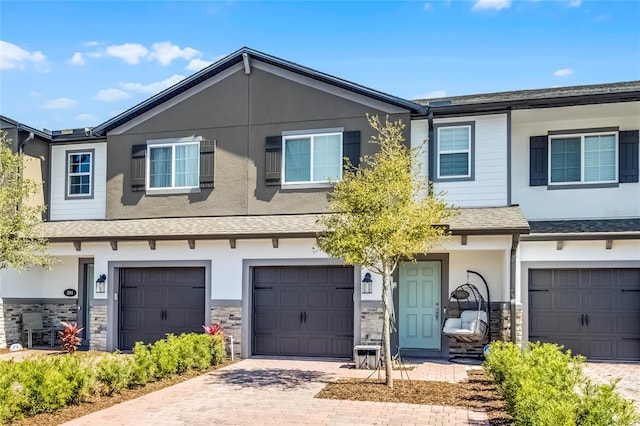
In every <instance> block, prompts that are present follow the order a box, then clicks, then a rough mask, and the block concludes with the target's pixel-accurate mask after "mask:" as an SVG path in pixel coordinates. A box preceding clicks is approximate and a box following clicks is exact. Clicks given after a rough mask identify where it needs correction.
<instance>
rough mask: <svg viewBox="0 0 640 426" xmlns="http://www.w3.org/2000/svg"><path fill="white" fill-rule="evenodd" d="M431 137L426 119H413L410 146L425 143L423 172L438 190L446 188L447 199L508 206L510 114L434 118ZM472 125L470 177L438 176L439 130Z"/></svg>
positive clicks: (465, 203)
mask: <svg viewBox="0 0 640 426" xmlns="http://www.w3.org/2000/svg"><path fill="white" fill-rule="evenodd" d="M433 125H434V129H433V131H432V132H431V134H432V139H431V140H429V133H428V122H427V120H414V121H412V122H411V145H412V146H414V147H415V146H419V145H420V144H422V143H423V142H425V141H427V140H428V143H427V144H425V145H424V149H425V152H424V154H423V156H422V166H423V167H422V168H423V171H424V172H426V173H428V176H429V178H430V179H431V180H432V181H434V189H435V190H436V191H444V192H445V196H444V199H445V200H446V201H447V202H448V203H450V204H453V205H455V206H458V207H501V206H506V205H507V198H508V197H507V190H508V183H507V181H508V179H507V161H508V160H507V152H508V149H509V148H508V136H507V114H495V115H480V116H465V117H454V118H440V119H434V120H433ZM457 125H460V126H468V127H469V128H471V131H472V135H471V136H472V137H471V146H470V156H471V162H470V166H471V169H470V171H469V174H470V175H471V176H469V177H463V178H457V177H451V178H447V177H438V172H437V167H438V166H437V161H438V154H437V144H438V136H437V131H438V129H439V128H440V129H442V128H445V127H449V126H457Z"/></svg>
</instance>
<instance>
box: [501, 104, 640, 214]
mask: <svg viewBox="0 0 640 426" xmlns="http://www.w3.org/2000/svg"><path fill="white" fill-rule="evenodd" d="M639 117H640V102H629V103H618V104H602V105H585V106H571V107H563V108H548V109H536V110H516V111H513V113H512V129H513V132H512V160H511V161H512V164H513V165H514V167H512V185H513V186H512V188H513V191H512V202H513V203H514V204H520V207H521V208H522V211H523V213H524V215H525V217H526V218H527V219H529V220H542V219H547V220H553V219H616V218H630V217H638V216H640V201H639V200H640V183H621V184H619V186H618V187H607V188H577V189H557V190H549V189H548V187H547V186H529V138H530V137H531V136H541V135H546V134H547V132H548V131H552V130H571V129H593V128H604V127H619V128H620V130H638V128H640V118H639ZM616 179H617V176H616ZM596 200H597V201H596Z"/></svg>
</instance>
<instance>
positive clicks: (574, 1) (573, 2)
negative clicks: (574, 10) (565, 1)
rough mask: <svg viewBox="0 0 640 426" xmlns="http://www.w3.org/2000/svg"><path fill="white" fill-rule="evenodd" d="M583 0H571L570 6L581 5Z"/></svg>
mask: <svg viewBox="0 0 640 426" xmlns="http://www.w3.org/2000/svg"><path fill="white" fill-rule="evenodd" d="M581 4H582V0H569V7H580V5H581Z"/></svg>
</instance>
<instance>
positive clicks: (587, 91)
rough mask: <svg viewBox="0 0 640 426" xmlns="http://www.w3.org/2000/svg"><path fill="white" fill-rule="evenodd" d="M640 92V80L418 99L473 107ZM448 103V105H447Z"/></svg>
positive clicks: (421, 102)
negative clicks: (483, 104) (485, 104)
mask: <svg viewBox="0 0 640 426" xmlns="http://www.w3.org/2000/svg"><path fill="white" fill-rule="evenodd" d="M634 92H636V93H637V92H640V80H638V81H625V82H619V83H607V84H591V85H584V86H567V87H553V88H545V89H532V90H514V91H509V92H496V93H481V94H476V95H465V96H449V97H442V98H433V99H416V100H414V102H416V103H419V104H421V105H429V104H430V103H431V104H433V103H437V104H438V105H440V106H445V105H471V104H480V103H493V102H512V101H530V100H534V99H554V98H565V97H576V96H591V95H615V94H622V93H634ZM447 102H448V103H447Z"/></svg>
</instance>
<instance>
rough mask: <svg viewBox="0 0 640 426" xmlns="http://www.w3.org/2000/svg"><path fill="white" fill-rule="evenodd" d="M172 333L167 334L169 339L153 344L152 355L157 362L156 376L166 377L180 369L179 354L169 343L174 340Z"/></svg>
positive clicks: (155, 362)
mask: <svg viewBox="0 0 640 426" xmlns="http://www.w3.org/2000/svg"><path fill="white" fill-rule="evenodd" d="M171 336H173V335H171V334H169V335H167V339H163V340H158V341H157V342H155V343H154V344H153V345H151V356H152V358H153V362H154V364H155V367H156V368H155V377H156V378H157V379H164V378H166V377H169V376H171V375H172V374H174V373H175V372H176V371H177V369H178V354H177V352H175V351H174V350H173V348H172V345H171V344H170V343H169V342H170V341H171V342H173V340H170V339H171Z"/></svg>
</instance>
